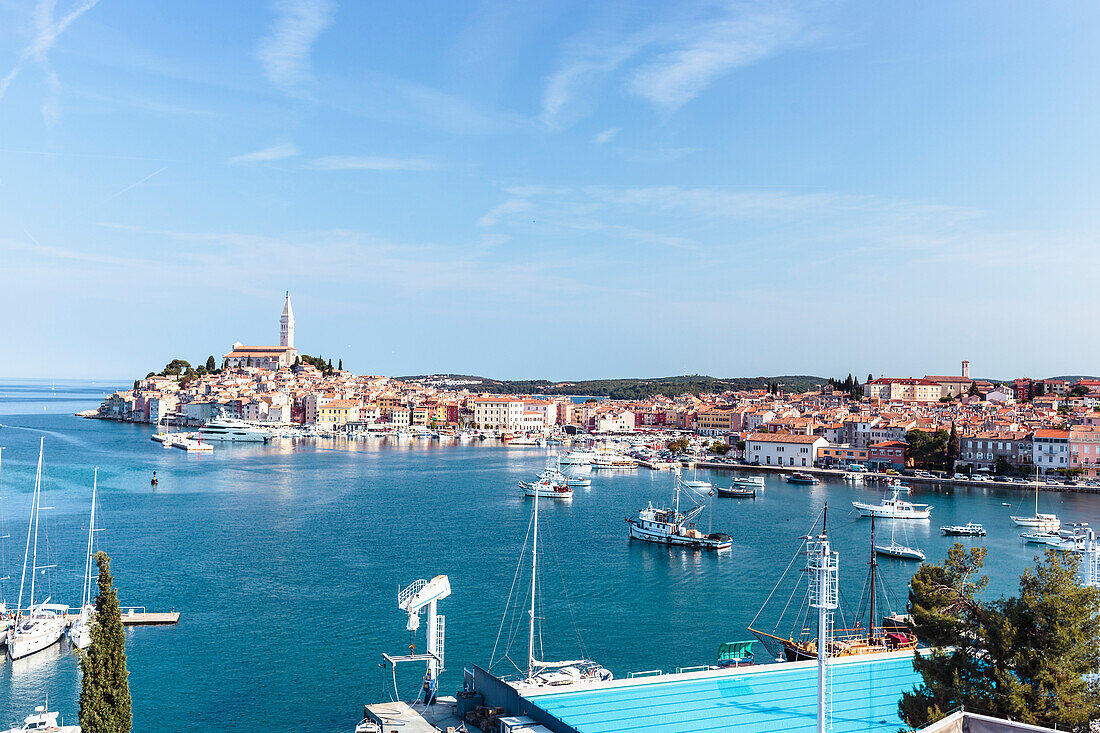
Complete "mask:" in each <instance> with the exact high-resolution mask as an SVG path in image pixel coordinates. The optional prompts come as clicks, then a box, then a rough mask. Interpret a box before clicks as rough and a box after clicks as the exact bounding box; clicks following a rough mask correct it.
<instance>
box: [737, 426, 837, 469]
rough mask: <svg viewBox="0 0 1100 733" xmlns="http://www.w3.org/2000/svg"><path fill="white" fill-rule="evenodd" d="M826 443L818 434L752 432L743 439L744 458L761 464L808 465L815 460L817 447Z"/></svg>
mask: <svg viewBox="0 0 1100 733" xmlns="http://www.w3.org/2000/svg"><path fill="white" fill-rule="evenodd" d="M826 445H828V442H827V441H826V440H825V439H824V438H822V437H821V436H820V435H785V434H783V433H753V434H751V435H749V437H748V438H746V439H745V458H746V460H748V461H749V463H752V462H754V461H759V462H760V464H761V465H763V466H799V467H803V466H805V467H810V466H813V465H814V461H816V460H817V452H818V449H820V448H823V447H825V446H826Z"/></svg>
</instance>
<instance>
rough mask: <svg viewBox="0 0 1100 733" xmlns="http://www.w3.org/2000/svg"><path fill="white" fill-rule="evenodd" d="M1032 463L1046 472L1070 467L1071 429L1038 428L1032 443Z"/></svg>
mask: <svg viewBox="0 0 1100 733" xmlns="http://www.w3.org/2000/svg"><path fill="white" fill-rule="evenodd" d="M1032 445H1033V449H1032V455H1033V457H1032V461H1031V462H1032V463H1033V464H1035V465H1036V466H1037V467H1038V468H1039V470H1040V471H1042V472H1043V473H1044V474H1045V473H1049V472H1051V471H1053V470H1054V469H1057V468H1069V463H1070V460H1069V458H1070V455H1069V431H1068V430H1036V431H1035V439H1034V441H1033V443H1032Z"/></svg>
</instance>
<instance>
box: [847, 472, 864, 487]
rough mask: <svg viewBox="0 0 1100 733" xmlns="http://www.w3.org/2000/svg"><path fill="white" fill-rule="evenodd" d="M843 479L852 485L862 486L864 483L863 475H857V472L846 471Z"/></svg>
mask: <svg viewBox="0 0 1100 733" xmlns="http://www.w3.org/2000/svg"><path fill="white" fill-rule="evenodd" d="M843 478H844V480H845V481H847V482H848V483H850V484H862V483H863V474H862V473H857V472H856V471H845V472H844V476H843Z"/></svg>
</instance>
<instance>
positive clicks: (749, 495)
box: [714, 486, 756, 499]
mask: <svg viewBox="0 0 1100 733" xmlns="http://www.w3.org/2000/svg"><path fill="white" fill-rule="evenodd" d="M714 490H715V491H717V492H718V496H732V497H733V498H735V499H755V498H756V489H739V488H737V487H736V486H715V487H714Z"/></svg>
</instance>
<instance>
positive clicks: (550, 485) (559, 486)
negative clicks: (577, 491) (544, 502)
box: [519, 471, 573, 499]
mask: <svg viewBox="0 0 1100 733" xmlns="http://www.w3.org/2000/svg"><path fill="white" fill-rule="evenodd" d="M555 474H557V475H555ZM519 486H520V488H521V489H523V494H524V496H541V497H542V498H543V499H572V498H573V489H572V487H570V486H569V485H568V484H567V483H566V480H565V477H564V476H562V475H561V474H560V473H558V472H557V471H545V472H543V474H542V475H541V476H539V477H538V479H537V480H535V481H530V482H524V481H520V482H519Z"/></svg>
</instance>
